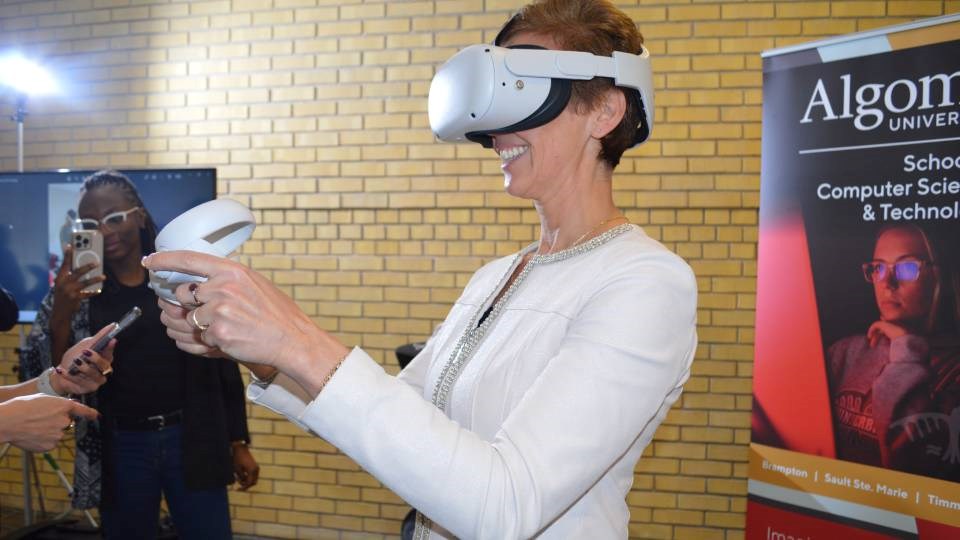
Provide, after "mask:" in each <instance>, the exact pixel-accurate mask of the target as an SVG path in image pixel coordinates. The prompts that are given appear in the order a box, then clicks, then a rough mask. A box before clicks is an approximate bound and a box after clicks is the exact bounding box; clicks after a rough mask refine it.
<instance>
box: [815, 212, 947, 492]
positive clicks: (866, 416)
mask: <svg viewBox="0 0 960 540" xmlns="http://www.w3.org/2000/svg"><path fill="white" fill-rule="evenodd" d="M953 232H954V234H955V231H953ZM949 238H950V236H949V235H948V234H944V233H943V232H941V231H937V230H935V228H934V227H931V226H926V227H925V226H921V225H920V224H917V223H908V222H903V223H893V224H886V225H883V226H881V227H879V228H878V229H877V230H876V233H875V236H874V237H873V239H872V242H871V243H870V244H868V245H865V246H864V247H863V253H864V260H863V263H862V265H861V268H859V269H858V270H859V271H861V272H862V273H863V284H864V286H865V287H872V290H873V298H874V306H873V310H874V311H873V316H874V320H873V322H872V323H871V324H869V325H868V326H866V327H865V328H863V330H862V332H861V333H857V334H855V335H850V336H847V337H843V338H841V339H839V340H836V341H835V342H833V343H830V344H828V347H827V353H826V363H827V375H828V379H829V385H830V399H831V407H832V414H833V427H834V438H835V442H836V451H837V458H839V459H842V460H846V461H853V462H857V463H862V464H866V465H873V466H878V467H884V468H888V469H893V470H898V471H903V472H908V473H912V474H918V475H923V476H928V477H932V478H939V479H944V480H951V481H958V480H960V313H958V309H960V268H958V264H957V252H956V250H955V249H951V248H952V247H953V246H955V245H956V241H955V237H954V240H953V241H949ZM838 271H839V270H838ZM843 271H853V269H844V270H843Z"/></svg>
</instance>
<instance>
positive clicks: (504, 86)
mask: <svg viewBox="0 0 960 540" xmlns="http://www.w3.org/2000/svg"><path fill="white" fill-rule="evenodd" d="M530 47H531V46H519V47H514V48H506V47H498V46H495V45H471V46H469V47H467V48H465V49H463V50H461V51H460V52H458V53H457V54H455V55H453V56H452V57H451V58H450V59H449V60H447V62H446V63H444V64H443V65H442V66H440V68H439V69H438V70H437V74H436V75H434V77H433V81H432V82H431V83H430V97H429V100H428V102H429V104H428V110H429V116H430V128H431V129H432V130H433V133H434V134H435V135H436V136H437V138H439V139H440V140H442V141H451V142H452V141H462V140H464V139H467V140H471V141H473V142H477V143H480V144H482V145H483V146H485V147H487V148H490V147H491V146H492V145H493V141H492V137H491V135H496V134H499V133H512V132H516V131H522V130H525V129H530V128H534V127H537V126H542V125H544V124H546V123H547V122H549V121H551V120H553V119H554V118H556V117H557V115H559V114H560V113H561V112H562V111H563V109H564V108H565V107H566V106H567V102H568V101H569V99H570V92H571V81H575V80H579V81H584V80H589V79H592V78H594V77H609V78H611V79H613V81H614V84H615V85H617V86H619V87H622V88H629V89H633V90H635V92H628V93H627V95H628V97H629V95H630V94H631V93H632V94H634V95H635V97H636V99H637V100H638V102H639V104H640V107H639V112H640V124H639V126H637V135H636V137H635V139H634V143H633V145H634V146H636V145H638V144H640V143H642V142H643V141H645V140H647V137H649V136H650V132H651V131H653V74H652V72H651V70H650V53H649V52H648V51H647V50H646V48H644V49H643V50H642V51H641V54H639V55H636V54H630V53H625V52H619V51H618V52H614V53H613V56H596V55H593V54H590V53H587V52H579V51H557V50H552V49H541V48H530Z"/></svg>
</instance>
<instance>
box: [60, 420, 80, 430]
mask: <svg viewBox="0 0 960 540" xmlns="http://www.w3.org/2000/svg"><path fill="white" fill-rule="evenodd" d="M75 427H77V421H76V420H70V423H69V424H67V427H65V428H63V432H64V433H70V432H71V431H73V428H75Z"/></svg>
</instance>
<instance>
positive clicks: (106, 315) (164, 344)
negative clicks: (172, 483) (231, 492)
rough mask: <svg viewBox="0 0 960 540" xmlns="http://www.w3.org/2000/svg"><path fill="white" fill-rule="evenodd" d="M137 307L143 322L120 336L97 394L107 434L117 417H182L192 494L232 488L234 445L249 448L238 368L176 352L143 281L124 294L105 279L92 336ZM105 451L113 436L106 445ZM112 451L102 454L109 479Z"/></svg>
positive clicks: (93, 308)
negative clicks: (171, 414) (242, 443)
mask: <svg viewBox="0 0 960 540" xmlns="http://www.w3.org/2000/svg"><path fill="white" fill-rule="evenodd" d="M134 305H136V306H139V307H140V309H142V310H143V314H142V315H141V316H140V318H139V319H138V320H137V321H136V322H135V323H134V324H132V325H131V326H130V327H129V328H127V329H126V330H124V331H123V332H121V333H120V335H118V336H117V346H116V349H114V355H113V366H114V368H113V369H114V373H113V374H112V375H110V377H109V378H108V381H107V383H106V384H104V385H103V386H101V387H100V389H99V390H98V391H97V399H98V402H99V411H100V413H101V414H102V415H103V419H104V420H105V421H101V422H100V425H101V428H102V429H103V430H104V432H106V433H109V432H110V431H112V430H113V429H114V425H113V423H112V422H111V421H110V420H111V418H112V417H115V416H130V417H135V416H141V415H145V416H151V415H154V414H161V413H168V412H172V411H175V410H178V409H182V411H183V417H182V418H183V421H182V426H183V447H182V449H181V450H182V456H183V468H184V474H185V480H186V483H187V487H189V488H190V489H211V488H215V487H219V486H222V485H225V484H229V483H231V482H233V460H232V457H231V448H230V443H231V442H232V441H241V440H242V441H246V442H249V441H250V435H249V432H248V431H247V414H246V397H245V395H244V387H243V380H242V379H241V378H240V369H239V368H238V367H237V364H236V363H234V362H232V361H230V360H225V359H222V358H202V357H198V356H194V355H191V354H188V353H186V352H183V351H181V350H180V349H178V348H177V346H176V344H175V343H174V341H173V340H172V339H170V338H169V337H168V336H167V334H166V327H164V326H163V324H162V323H161V322H160V308H159V306H157V296H156V295H155V294H154V293H153V291H152V290H150V288H149V287H147V280H146V271H144V282H143V283H142V284H140V285H138V286H136V287H125V286H123V285H121V284H119V283H118V282H117V281H116V279H115V278H113V277H112V276H109V275H108V279H107V281H106V282H104V288H103V292H102V293H101V294H99V295H97V296H95V297H93V298H92V299H91V301H90V322H91V327H90V330H91V332H96V331H97V330H99V329H100V328H103V326H104V325H106V324H108V323H110V322H115V321H118V320H119V319H120V318H121V317H122V316H123V315H124V314H125V313H126V312H127V311H129V310H130V308H131V307H133V306H134ZM103 442H104V444H105V445H107V446H108V447H109V446H110V445H111V437H109V436H107V437H104V438H103ZM111 454H112V453H111V452H107V453H106V454H105V455H104V467H105V469H106V471H105V472H106V473H107V474H108V475H117V474H123V472H122V471H117V470H115V469H114V464H113V463H112V462H111V459H110V458H111ZM111 488H112V485H111V483H110V482H106V483H104V485H103V503H105V504H111V502H112V500H113V493H112V489H111Z"/></svg>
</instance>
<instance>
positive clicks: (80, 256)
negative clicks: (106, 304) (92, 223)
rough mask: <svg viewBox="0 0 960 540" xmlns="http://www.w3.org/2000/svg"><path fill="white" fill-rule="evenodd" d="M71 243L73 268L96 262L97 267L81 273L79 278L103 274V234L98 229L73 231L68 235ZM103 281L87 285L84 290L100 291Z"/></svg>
mask: <svg viewBox="0 0 960 540" xmlns="http://www.w3.org/2000/svg"><path fill="white" fill-rule="evenodd" d="M70 241H71V242H72V243H73V268H72V269H73V270H76V269H77V268H80V267H81V266H84V265H87V264H90V263H96V264H97V267H96V268H94V269H93V270H90V271H89V272H87V273H86V274H84V275H83V277H82V278H81V279H90V278H92V277H96V276H100V275H103V236H102V235H101V234H100V232H99V231H74V232H73V233H71V235H70ZM102 286H103V283H102V282H101V283H94V284H92V285H88V286H87V287H85V288H84V289H83V290H84V291H86V292H92V293H98V294H99V293H100V290H101V288H102Z"/></svg>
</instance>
